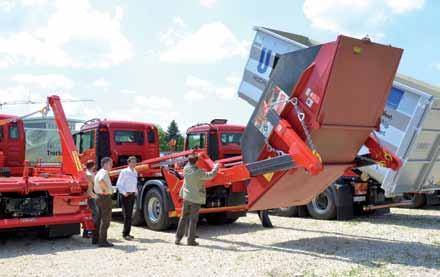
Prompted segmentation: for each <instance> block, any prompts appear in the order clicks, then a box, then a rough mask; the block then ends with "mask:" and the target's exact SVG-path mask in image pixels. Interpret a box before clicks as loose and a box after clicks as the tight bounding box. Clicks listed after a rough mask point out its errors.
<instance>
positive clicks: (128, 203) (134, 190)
mask: <svg viewBox="0 0 440 277" xmlns="http://www.w3.org/2000/svg"><path fill="white" fill-rule="evenodd" d="M136 162H137V160H136V157H135V156H130V157H129V158H128V159H127V164H128V166H127V168H125V169H123V170H122V171H121V173H119V177H118V181H117V182H116V187H117V188H118V192H119V195H120V196H121V200H122V215H123V216H124V229H123V230H122V236H123V237H124V239H126V240H132V239H133V238H134V237H133V236H131V235H130V231H131V218H132V214H133V206H134V202H135V201H136V195H137V194H138V187H137V184H138V174H137V171H136V169H135V167H136Z"/></svg>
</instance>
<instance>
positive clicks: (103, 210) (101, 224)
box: [93, 157, 113, 247]
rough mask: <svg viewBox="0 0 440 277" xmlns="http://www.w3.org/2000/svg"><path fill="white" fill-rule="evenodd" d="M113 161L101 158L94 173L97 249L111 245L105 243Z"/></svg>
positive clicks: (109, 215) (109, 210)
mask: <svg viewBox="0 0 440 277" xmlns="http://www.w3.org/2000/svg"><path fill="white" fill-rule="evenodd" d="M112 166H113V161H112V159H111V158H109V157H105V158H102V160H101V169H100V170H99V171H98V172H97V173H96V176H95V185H94V187H93V189H94V191H95V193H96V195H97V196H98V198H97V199H96V205H97V206H98V218H97V220H96V232H95V237H94V239H95V240H96V241H98V245H99V247H112V246H113V244H112V243H110V242H108V241H107V231H108V228H109V227H110V221H111V220H112V204H113V203H112V194H113V188H112V182H111V180H110V176H109V171H110V170H111V169H112Z"/></svg>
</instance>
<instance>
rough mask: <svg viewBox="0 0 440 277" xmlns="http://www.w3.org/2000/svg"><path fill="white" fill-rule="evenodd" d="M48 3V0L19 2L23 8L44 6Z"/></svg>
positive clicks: (23, 0) (22, 0)
mask: <svg viewBox="0 0 440 277" xmlns="http://www.w3.org/2000/svg"><path fill="white" fill-rule="evenodd" d="M48 3H49V1H48V0H21V5H22V6H23V7H34V6H45V5H47V4H48Z"/></svg>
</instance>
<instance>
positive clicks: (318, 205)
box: [307, 188, 336, 220]
mask: <svg viewBox="0 0 440 277" xmlns="http://www.w3.org/2000/svg"><path fill="white" fill-rule="evenodd" d="M307 211H308V212H309V214H310V216H311V217H312V218H315V219H326V220H328V219H334V218H336V203H335V197H334V195H333V192H332V191H331V189H330V188H327V189H326V190H325V191H323V192H322V193H320V194H319V195H318V196H316V197H315V198H314V199H313V200H312V201H311V202H310V203H309V204H307Z"/></svg>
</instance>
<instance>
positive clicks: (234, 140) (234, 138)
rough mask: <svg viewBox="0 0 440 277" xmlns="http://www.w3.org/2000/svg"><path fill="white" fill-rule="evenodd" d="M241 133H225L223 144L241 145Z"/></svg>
mask: <svg viewBox="0 0 440 277" xmlns="http://www.w3.org/2000/svg"><path fill="white" fill-rule="evenodd" d="M240 140H241V133H223V134H222V137H221V141H222V145H228V144H237V145H240Z"/></svg>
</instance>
